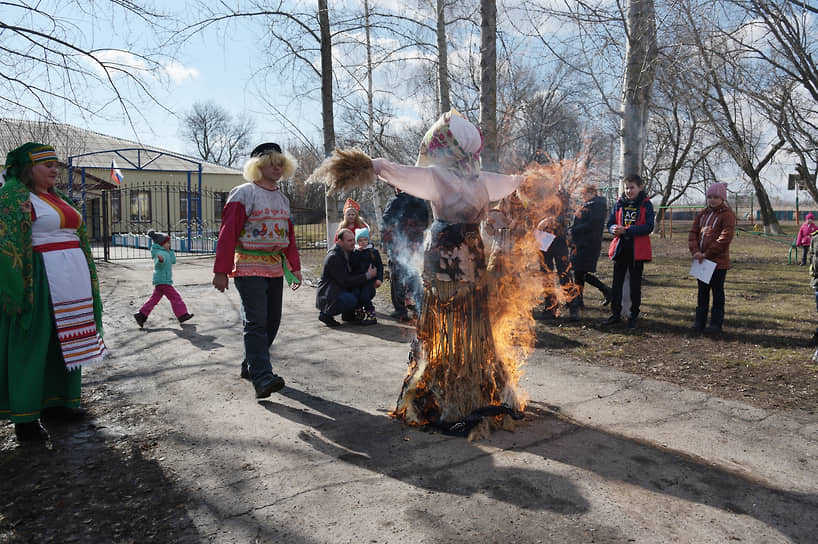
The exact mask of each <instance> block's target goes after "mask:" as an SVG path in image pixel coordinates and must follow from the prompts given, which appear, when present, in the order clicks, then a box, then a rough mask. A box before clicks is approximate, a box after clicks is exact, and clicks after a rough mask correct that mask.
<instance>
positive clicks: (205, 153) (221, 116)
mask: <svg viewBox="0 0 818 544" xmlns="http://www.w3.org/2000/svg"><path fill="white" fill-rule="evenodd" d="M254 126H255V123H253V121H252V120H251V119H250V118H248V117H245V116H243V115H240V116H239V117H238V118H235V119H234V118H233V116H232V115H230V113H229V112H228V111H227V110H226V109H224V108H223V107H221V106H219V105H217V104H215V103H214V102H197V103H195V104H193V107H192V108H191V109H190V111H188V112H187V113H186V114H185V115H184V118H183V120H182V130H181V132H182V137H183V138H185V139H186V140H187V141H188V142H190V143H191V144H193V145H194V146H195V147H196V155H197V156H199V157H201V158H202V159H204V160H206V161H210V162H215V163H216V164H221V165H223V166H233V165H234V164H235V163H236V161H237V160H238V159H239V158H240V157H241V156H243V155H245V154H246V153H247V149H248V147H249V146H250V135H251V133H252V132H253V128H254Z"/></svg>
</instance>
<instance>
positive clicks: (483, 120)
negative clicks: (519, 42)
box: [480, 0, 499, 170]
mask: <svg viewBox="0 0 818 544" xmlns="http://www.w3.org/2000/svg"><path fill="white" fill-rule="evenodd" d="M480 126H481V128H482V130H483V162H484V164H485V165H486V168H488V169H489V170H496V169H497V167H498V166H499V161H498V159H497V5H496V4H495V2H494V0H480Z"/></svg>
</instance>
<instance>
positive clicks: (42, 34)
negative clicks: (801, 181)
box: [0, 0, 169, 128]
mask: <svg viewBox="0 0 818 544" xmlns="http://www.w3.org/2000/svg"><path fill="white" fill-rule="evenodd" d="M71 4H72V5H73V10H74V11H73V12H72V13H71V16H70V17H69V16H67V15H61V14H58V11H57V8H56V7H54V6H50V5H42V4H41V3H38V2H35V3H31V2H4V3H3V13H2V16H0V17H2V20H0V36H2V38H0V39H2V46H0V66H2V70H0V112H5V113H6V114H7V115H8V114H11V116H14V117H19V116H20V115H23V116H26V117H34V118H39V119H45V120H48V121H54V120H56V119H57V118H58V114H57V112H63V111H65V110H73V111H75V112H78V113H79V114H81V115H84V116H87V117H89V118H93V117H96V116H100V115H102V114H103V113H104V112H106V111H108V106H109V105H110V104H116V105H118V108H119V112H120V113H121V114H123V115H124V117H125V118H126V120H127V122H128V123H129V124H130V126H131V127H132V128H134V127H135V124H136V120H135V119H134V116H135V115H138V108H137V107H135V106H137V105H138V104H135V103H134V102H133V101H134V100H139V99H145V100H150V101H152V102H154V103H156V104H159V105H160V106H161V104H160V103H159V100H158V99H157V98H156V97H155V95H154V94H153V91H152V88H153V85H154V83H153V82H152V80H154V79H155V78H156V77H157V76H160V77H161V76H162V74H163V73H164V70H163V66H162V61H163V59H164V60H169V59H168V58H167V57H165V56H164V55H161V54H158V53H152V52H148V51H142V52H138V51H135V50H132V49H118V48H98V47H96V46H95V45H94V43H93V39H90V38H88V37H87V32H86V28H84V26H85V25H94V24H95V23H96V22H97V21H99V20H101V19H106V18H107V19H109V20H110V19H111V18H118V17H126V18H127V17H136V18H138V19H140V20H142V21H144V22H145V23H146V26H147V27H149V28H159V27H161V26H162V25H163V24H165V21H166V19H167V18H166V17H165V16H163V15H161V14H159V13H157V12H154V11H152V10H150V9H148V8H147V7H144V6H142V5H141V4H140V3H138V2H130V1H128V2H111V3H110V4H108V3H105V4H103V5H98V4H97V3H90V4H89V3H87V2H80V1H79V0H77V1H75V2H71ZM79 21H82V23H79ZM80 25H83V26H80ZM126 89H127V91H134V92H126ZM91 90H93V92H90V91H91Z"/></svg>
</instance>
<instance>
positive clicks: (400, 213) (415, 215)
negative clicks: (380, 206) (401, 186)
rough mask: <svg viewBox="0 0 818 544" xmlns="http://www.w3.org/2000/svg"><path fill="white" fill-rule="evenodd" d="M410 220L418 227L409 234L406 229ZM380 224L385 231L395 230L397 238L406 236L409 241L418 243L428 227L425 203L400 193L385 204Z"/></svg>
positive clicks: (427, 212)
mask: <svg viewBox="0 0 818 544" xmlns="http://www.w3.org/2000/svg"><path fill="white" fill-rule="evenodd" d="M410 219H414V220H415V222H416V225H417V227H419V228H416V229H415V230H416V232H409V231H408V229H407V226H408V223H409V220H410ZM381 223H382V224H383V228H385V229H395V230H396V231H397V232H396V233H395V234H396V235H397V236H401V235H403V236H408V237H409V240H410V241H413V242H415V241H419V240H420V239H422V238H423V230H424V229H426V227H427V226H428V225H429V210H428V208H427V207H426V201H424V200H422V199H420V198H417V197H415V196H412V195H410V194H409V193H406V192H400V193H398V194H396V195H395V196H393V197H392V198H391V199H389V202H387V203H386V208H385V209H384V210H383V217H382V219H381Z"/></svg>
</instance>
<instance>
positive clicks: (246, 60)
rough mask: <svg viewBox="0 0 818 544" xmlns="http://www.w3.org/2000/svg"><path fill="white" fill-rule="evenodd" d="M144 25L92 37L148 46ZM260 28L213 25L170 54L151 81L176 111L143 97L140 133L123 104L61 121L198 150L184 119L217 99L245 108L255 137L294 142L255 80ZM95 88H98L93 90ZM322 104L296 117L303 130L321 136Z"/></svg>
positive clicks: (138, 110) (136, 114)
mask: <svg viewBox="0 0 818 544" xmlns="http://www.w3.org/2000/svg"><path fill="white" fill-rule="evenodd" d="M184 4H185V2H182V1H172V2H166V3H163V5H162V9H163V10H165V11H172V10H176V9H180V7H181V6H183V5H184ZM140 24H142V23H140V21H138V20H133V19H129V20H128V21H127V26H128V28H127V31H120V32H116V33H113V34H111V35H110V39H106V38H105V37H104V36H103V35H101V33H99V34H97V35H96V36H92V37H91V38H90V39H91V40H93V41H94V42H95V43H94V46H96V47H112V48H114V47H115V48H123V49H129V50H134V51H138V50H140V49H141V48H142V47H144V46H145V45H146V44H144V43H142V40H141V39H140V38H139V36H140V35H147V34H148V33H146V32H144V31H143V30H142V29H140ZM94 26H97V25H94ZM260 31H261V27H260V25H258V24H255V25H248V26H246V27H245V28H244V31H242V32H236V31H233V32H231V33H230V35H229V36H225V35H224V33H223V32H220V31H219V30H218V29H216V28H213V29H212V30H209V31H206V32H204V33H202V34H200V35H197V36H194V37H193V38H191V39H190V40H188V41H187V42H186V43H184V44H183V45H182V46H181V47H180V48H179V49H178V50H176V51H175V52H173V53H168V55H169V57H172V60H171V61H165V62H164V63H163V71H164V73H163V74H161V75H162V76H163V77H157V78H154V77H152V76H149V77H148V78H147V79H148V81H149V82H151V92H152V93H153V94H154V96H155V97H156V98H157V99H158V100H159V101H160V102H161V103H162V104H163V105H164V106H165V107H166V108H167V110H170V112H172V113H169V112H168V111H167V110H165V109H163V108H162V107H160V106H159V105H157V104H155V103H151V102H150V101H147V100H144V99H141V100H140V101H139V104H138V105H135V106H131V107H130V113H131V116H132V118H133V119H134V124H135V125H136V126H135V128H136V133H135V132H134V129H132V128H131V127H130V126H129V124H128V123H127V121H126V120H125V118H124V116H123V114H122V111H121V108H119V107H117V106H116V105H109V106H108V107H107V108H106V109H105V110H104V112H103V115H102V116H100V117H98V118H93V119H88V118H84V117H83V116H82V115H81V114H80V113H78V112H76V111H72V110H69V109H66V110H64V112H63V115H62V118H61V119H60V120H61V121H64V122H67V123H69V124H73V125H76V126H79V127H82V128H87V129H91V130H95V131H97V132H101V133H104V134H108V135H111V136H117V137H121V138H127V139H131V140H138V141H140V142H141V143H142V144H144V145H148V146H156V147H162V148H165V149H169V150H172V151H176V152H180V153H187V154H192V153H193V151H194V150H193V149H192V148H191V146H190V144H187V143H185V142H184V141H183V139H182V138H181V137H180V134H179V129H180V126H181V122H180V118H181V117H182V116H183V115H184V113H185V112H186V111H188V110H189V109H190V108H191V107H192V106H193V104H194V103H196V102H207V101H213V102H214V103H216V104H217V105H220V106H222V107H224V108H225V109H226V110H227V111H228V112H230V113H231V114H233V115H238V114H240V113H243V112H244V113H246V114H248V115H249V116H251V117H252V118H254V119H255V121H256V134H255V135H254V138H253V141H256V140H258V141H261V140H264V141H268V140H272V141H280V142H287V141H291V140H293V139H294V135H292V134H290V133H289V132H288V131H287V128H286V126H285V125H284V124H283V123H279V122H276V121H275V119H274V117H273V116H271V115H270V114H269V113H268V109H267V108H266V106H265V105H264V104H263V103H262V102H261V101H260V100H259V99H258V98H257V96H256V91H255V90H254V87H255V86H256V85H255V84H253V83H252V82H251V79H252V76H253V74H254V72H256V71H257V70H258V62H259V61H262V62H263V61H264V54H263V53H262V51H260V46H259V44H258V40H259V37H258V33H259V32H260ZM105 42H107V43H105ZM114 57H115V58H116V59H117V60H119V61H121V62H124V63H127V64H133V65H139V64H140V63H139V61H137V60H134V58H133V57H130V58H129V57H127V56H125V55H114ZM116 81H117V82H118V83H119V84H118V85H117V88H118V89H119V90H120V92H122V93H123V95H126V96H129V97H136V96H137V94H136V93H134V92H132V89H129V86H128V85H126V84H125V83H124V82H123V81H122V80H121V79H119V80H116ZM89 91H90V92H92V93H93V92H94V91H93V89H89ZM98 92H99V94H100V95H102V94H104V93H105V91H104V90H100V91H98ZM276 94H277V91H276V90H275V89H271V90H270V93H269V94H268V96H271V97H274V96H276ZM279 107H281V108H282V109H284V108H287V105H286V104H284V103H282V104H280V106H279ZM318 107H320V106H316V107H312V108H307V109H305V110H304V111H300V112H298V113H297V114H294V115H297V116H298V118H299V119H300V120H301V122H302V125H301V128H302V129H304V130H305V132H307V133H308V134H309V135H311V136H315V137H319V138H320V131H317V130H316V128H317V127H320V117H318V115H317V112H318V109H317V108H318ZM310 112H311V113H310ZM174 114H175V115H174Z"/></svg>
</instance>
